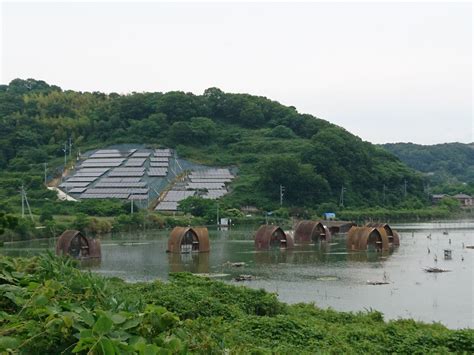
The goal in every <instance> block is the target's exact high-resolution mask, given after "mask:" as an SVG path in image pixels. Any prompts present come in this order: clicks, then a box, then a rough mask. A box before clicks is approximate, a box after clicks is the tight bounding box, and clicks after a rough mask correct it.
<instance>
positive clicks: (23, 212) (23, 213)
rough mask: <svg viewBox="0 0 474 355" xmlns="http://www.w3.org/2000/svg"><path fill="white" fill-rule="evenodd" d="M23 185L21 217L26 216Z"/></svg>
mask: <svg viewBox="0 0 474 355" xmlns="http://www.w3.org/2000/svg"><path fill="white" fill-rule="evenodd" d="M23 191H24V190H23V185H21V191H20V194H21V218H25V195H24V194H23Z"/></svg>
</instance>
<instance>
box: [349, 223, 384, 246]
mask: <svg viewBox="0 0 474 355" xmlns="http://www.w3.org/2000/svg"><path fill="white" fill-rule="evenodd" d="M347 249H348V250H376V251H383V250H389V243H388V238H387V235H386V234H385V233H383V232H381V230H380V229H377V228H373V227H352V228H351V229H350V230H349V232H348V234H347Z"/></svg>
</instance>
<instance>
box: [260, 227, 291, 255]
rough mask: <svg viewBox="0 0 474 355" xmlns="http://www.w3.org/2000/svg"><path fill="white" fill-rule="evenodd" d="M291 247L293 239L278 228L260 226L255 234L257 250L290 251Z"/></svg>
mask: <svg viewBox="0 0 474 355" xmlns="http://www.w3.org/2000/svg"><path fill="white" fill-rule="evenodd" d="M293 246H294V242H293V238H291V237H290V236H289V235H287V234H286V233H285V232H284V231H283V229H281V228H280V227H278V226H272V225H267V224H264V225H261V226H260V228H259V229H258V230H257V233H256V234H255V247H256V248H257V249H270V248H281V249H291V248H293Z"/></svg>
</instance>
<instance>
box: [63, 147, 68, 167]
mask: <svg viewBox="0 0 474 355" xmlns="http://www.w3.org/2000/svg"><path fill="white" fill-rule="evenodd" d="M63 152H64V170H66V164H67V142H64V148H63Z"/></svg>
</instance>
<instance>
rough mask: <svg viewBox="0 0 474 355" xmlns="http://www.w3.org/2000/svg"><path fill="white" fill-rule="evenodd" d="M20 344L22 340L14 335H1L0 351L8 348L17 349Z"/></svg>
mask: <svg viewBox="0 0 474 355" xmlns="http://www.w3.org/2000/svg"><path fill="white" fill-rule="evenodd" d="M18 345H20V341H19V340H18V339H16V338H13V337H4V336H2V337H0V351H6V350H7V349H11V350H13V349H16V348H17V347H18Z"/></svg>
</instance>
